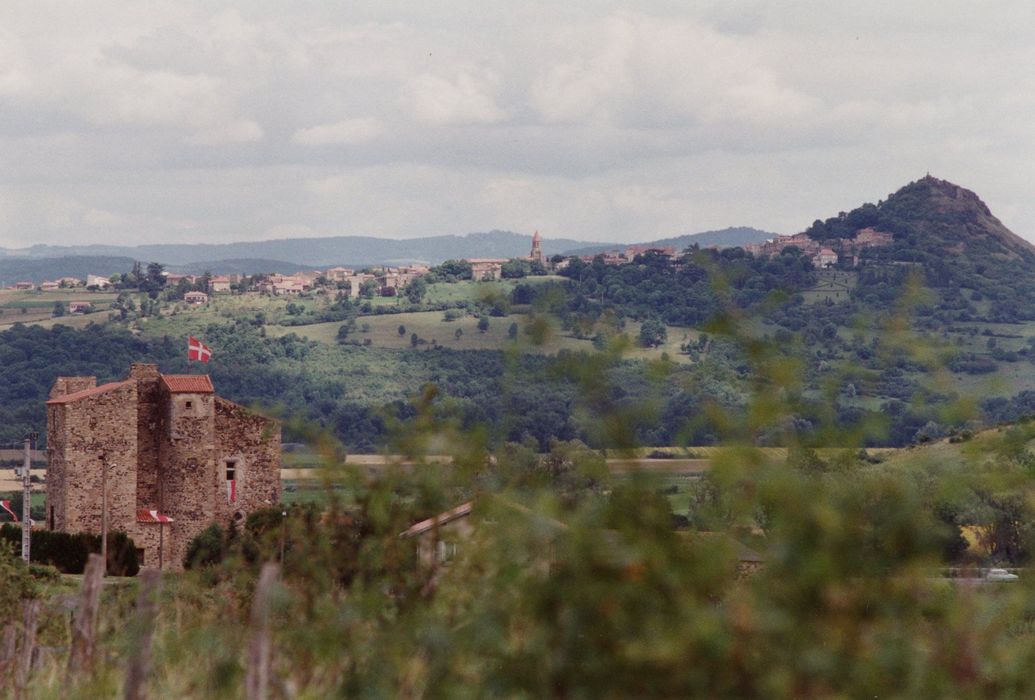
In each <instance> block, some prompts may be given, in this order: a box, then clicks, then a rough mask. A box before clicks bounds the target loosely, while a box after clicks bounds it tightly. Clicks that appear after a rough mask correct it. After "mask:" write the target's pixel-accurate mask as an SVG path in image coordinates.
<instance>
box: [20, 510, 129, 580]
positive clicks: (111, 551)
mask: <svg viewBox="0 0 1035 700" xmlns="http://www.w3.org/2000/svg"><path fill="white" fill-rule="evenodd" d="M0 541H2V542H8V543H11V545H12V546H14V547H16V548H19V549H20V547H21V541H22V529H21V526H20V525H14V524H11V523H6V524H4V525H3V527H0ZM30 551H31V556H32V563H34V564H47V565H50V566H53V567H54V568H56V569H57V570H58V571H60V572H61V573H63V574H81V573H83V570H84V569H85V568H86V560H87V558H89V556H90V555H91V554H100V553H101V536H100V535H93V534H90V533H87V532H75V533H71V532H53V531H51V530H34V531H33V533H32V547H31V550H30ZM107 569H108V574H109V575H110V576H136V575H137V573H138V572H139V571H140V562H139V560H138V558H137V548H136V544H135V543H134V542H133V540H132V538H130V536H129V535H127V534H126V533H125V532H118V531H115V532H109V533H108V562H107Z"/></svg>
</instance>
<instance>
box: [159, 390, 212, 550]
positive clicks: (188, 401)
mask: <svg viewBox="0 0 1035 700" xmlns="http://www.w3.org/2000/svg"><path fill="white" fill-rule="evenodd" d="M161 395H162V403H163V404H164V407H163V411H162V412H163V420H162V421H161V430H162V436H163V439H162V444H161V449H160V455H159V470H160V478H161V489H160V491H161V503H160V507H159V510H160V511H161V512H162V513H164V514H166V515H169V516H170V517H172V518H173V519H174V520H175V521H176V523H175V524H174V525H173V527H172V528H170V531H171V533H172V536H171V537H170V540H171V541H170V542H168V543H167V544H169V556H170V557H171V560H172V561H175V562H177V564H179V563H181V562H182V561H183V556H184V554H185V553H186V551H187V545H188V544H189V543H190V541H191V539H193V538H194V536H195V535H197V534H198V533H199V532H201V531H202V530H204V529H205V527H207V526H208V524H209V523H211V522H212V521H213V520H214V519H215V518H216V512H215V499H214V498H213V495H214V494H213V492H214V490H215V480H216V463H215V420H214V419H213V415H214V413H215V407H214V402H215V396H214V395H212V394H186V393H175V394H174V393H171V392H169V391H168V389H166V388H164V387H163V388H162V391H161ZM166 534H170V533H169V532H167V533H166Z"/></svg>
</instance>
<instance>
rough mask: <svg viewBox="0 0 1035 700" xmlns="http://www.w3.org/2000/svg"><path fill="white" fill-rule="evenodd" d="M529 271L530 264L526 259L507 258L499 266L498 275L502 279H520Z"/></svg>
mask: <svg viewBox="0 0 1035 700" xmlns="http://www.w3.org/2000/svg"><path fill="white" fill-rule="evenodd" d="M530 272H531V266H530V265H529V263H528V261H527V260H520V259H514V260H508V261H507V262H505V263H503V265H502V266H501V267H500V277H502V278H503V279H520V278H522V277H527V276H528V274H529V273H530Z"/></svg>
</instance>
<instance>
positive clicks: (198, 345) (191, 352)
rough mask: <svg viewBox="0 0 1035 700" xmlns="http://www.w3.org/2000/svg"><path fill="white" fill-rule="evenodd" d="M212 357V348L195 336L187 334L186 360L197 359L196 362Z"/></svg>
mask: <svg viewBox="0 0 1035 700" xmlns="http://www.w3.org/2000/svg"><path fill="white" fill-rule="evenodd" d="M211 359H212V350H210V349H209V347H208V346H207V345H205V344H204V343H203V342H201V341H200V340H198V339H197V338H195V337H194V336H189V337H188V340H187V360H188V361H190V360H197V361H198V362H208V361H209V360H211Z"/></svg>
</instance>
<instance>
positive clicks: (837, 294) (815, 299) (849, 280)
mask: <svg viewBox="0 0 1035 700" xmlns="http://www.w3.org/2000/svg"><path fill="white" fill-rule="evenodd" d="M816 276H817V277H818V280H817V282H816V286H814V287H813V288H812V289H806V290H805V291H804V292H802V296H803V297H805V303H806V304H817V303H820V302H826V301H832V302H834V303H840V302H843V301H848V299H849V297H850V296H851V292H852V290H853V289H855V285H856V282H857V281H858V273H855V272H845V271H842V270H820V271H819V272H817V273H816Z"/></svg>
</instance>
